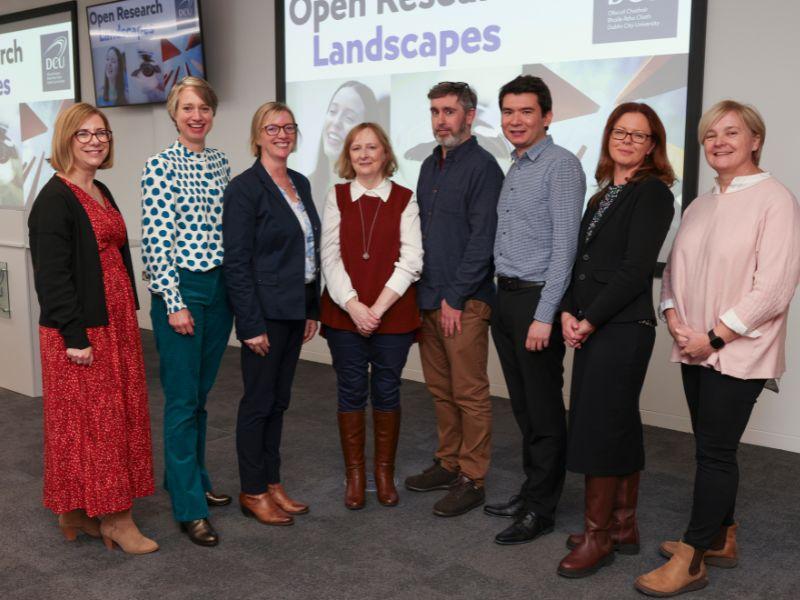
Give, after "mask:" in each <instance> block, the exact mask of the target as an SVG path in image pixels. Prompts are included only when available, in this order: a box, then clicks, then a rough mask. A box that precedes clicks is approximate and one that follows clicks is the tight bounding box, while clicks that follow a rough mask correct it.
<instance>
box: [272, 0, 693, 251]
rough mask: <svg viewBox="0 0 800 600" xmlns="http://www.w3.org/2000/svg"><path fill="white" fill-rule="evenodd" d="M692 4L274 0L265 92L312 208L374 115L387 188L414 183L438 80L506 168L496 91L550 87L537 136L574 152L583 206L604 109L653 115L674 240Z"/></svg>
mask: <svg viewBox="0 0 800 600" xmlns="http://www.w3.org/2000/svg"><path fill="white" fill-rule="evenodd" d="M693 4H694V5H698V0H694V1H693V0H647V1H642V0H570V2H561V3H553V2H550V1H549V0H415V1H405V0H404V1H402V2H401V1H399V0H376V1H366V2H365V1H361V0H342V1H341V2H340V1H327V0H284V1H283V2H282V3H281V4H280V5H279V8H278V10H279V15H280V17H281V22H282V23H283V28H284V30H283V32H282V37H281V39H282V40H284V43H283V47H282V48H279V54H280V55H281V56H282V58H281V60H282V63H283V64H281V65H279V67H280V68H279V70H278V72H279V73H281V69H282V72H283V73H284V75H285V78H284V80H283V81H279V86H280V85H284V86H285V87H284V89H285V98H286V101H287V103H288V104H289V106H291V107H292V109H293V110H294V111H295V114H296V117H297V121H298V123H299V124H300V129H301V131H302V133H303V136H302V140H301V143H300V145H299V147H298V150H297V152H296V153H295V154H294V155H293V157H292V159H291V165H292V167H293V168H295V169H297V170H299V171H300V172H302V173H305V174H307V175H308V176H309V177H310V179H311V183H312V187H313V193H314V197H315V200H316V202H317V204H321V203H322V202H323V201H324V198H325V195H326V192H327V190H328V189H329V188H330V186H331V185H332V184H334V183H336V182H338V181H339V179H338V178H337V176H336V174H335V173H334V164H335V163H336V159H337V157H338V155H339V153H340V152H341V150H342V144H343V142H344V138H345V136H346V135H347V133H348V131H349V130H350V129H351V128H352V127H353V126H354V125H355V124H357V123H359V122H362V121H377V122H379V123H380V124H381V125H382V126H383V127H384V128H386V130H387V132H388V133H389V135H390V137H391V140H392V144H393V146H394V151H395V154H396V155H397V158H398V160H399V170H398V172H397V174H396V176H395V180H396V181H397V182H398V183H400V184H402V185H405V186H408V187H410V188H411V189H414V187H415V186H416V181H417V176H418V173H419V168H420V165H421V164H422V161H423V160H424V159H425V158H426V157H427V156H429V155H430V153H431V152H432V150H433V148H434V147H435V145H436V142H435V141H434V137H433V134H432V131H431V125H430V118H429V103H428V99H427V97H426V95H427V92H428V90H429V89H430V88H431V87H432V86H433V85H434V84H436V83H437V82H440V81H464V82H468V83H469V84H470V85H471V86H472V87H473V88H474V89H475V90H476V92H477V94H478V109H477V115H476V119H475V122H474V125H473V133H474V134H475V135H476V136H477V139H478V141H479V143H480V144H481V145H482V146H483V147H484V148H486V149H487V150H488V151H489V152H491V153H492V154H493V155H494V156H495V157H496V158H497V160H498V162H499V163H500V165H501V167H502V168H503V169H504V170H507V168H508V167H509V165H510V163H511V160H510V152H511V150H512V147H511V145H510V144H509V143H508V141H507V140H506V139H505V137H504V136H503V132H502V129H501V127H500V109H499V106H498V91H499V89H500V87H501V86H502V85H503V84H505V83H506V82H508V81H510V80H511V79H513V78H515V77H516V76H518V75H520V74H531V75H536V76H539V77H541V78H542V79H543V80H544V81H545V82H546V83H547V84H548V86H549V87H550V89H551V92H552V96H553V113H554V119H553V125H552V126H551V127H550V133H551V134H552V136H553V139H554V141H555V143H557V144H560V145H561V146H564V147H566V148H567V149H568V150H570V151H572V152H573V153H574V154H575V155H577V156H578V157H579V158H580V160H581V162H582V164H583V167H584V170H585V172H586V178H587V182H589V187H588V191H587V200H588V198H589V197H590V196H591V195H592V194H593V193H594V192H596V191H597V189H596V187H595V186H594V185H593V183H594V171H595V168H596V166H597V161H598V158H599V154H600V138H601V135H602V131H603V127H604V125H605V121H606V119H607V117H608V115H609V113H610V112H611V111H612V110H613V108H614V107H615V106H616V105H618V104H620V103H622V102H627V101H640V102H646V103H648V104H649V105H651V106H652V107H653V108H654V109H655V110H656V112H657V113H658V114H659V116H660V117H661V119H662V121H663V122H664V125H665V126H666V129H667V140H668V153H669V158H670V160H671V162H672V165H673V167H674V169H675V171H676V173H677V175H678V177H679V181H678V182H677V183H676V184H675V186H674V187H673V192H674V193H675V197H676V204H677V207H676V208H677V209H678V210H677V211H676V215H677V216H676V220H675V222H674V223H673V227H672V233H671V235H674V232H675V230H676V228H677V224H678V220H679V218H680V205H681V202H682V192H683V185H684V182H685V181H686V180H687V179H688V178H687V177H686V175H687V172H688V171H689V170H693V171H694V181H696V169H697V165H696V161H686V160H685V149H686V143H687V141H686V140H685V139H684V137H685V131H686V126H687V92H688V86H689V67H690V61H691V60H692V58H693V57H691V56H690V54H689V45H690V39H691V37H692V12H693V11H692V9H693ZM698 98H699V96H698ZM698 104H699V100H698ZM697 109H698V110H699V106H698V107H697ZM688 143H689V144H695V141H694V140H693V139H692V140H689V141H688ZM694 156H695V157H696V156H697V155H696V154H694ZM693 163H694V164H693ZM670 244H671V242H670V241H668V242H667V243H665V244H664V249H663V250H662V259H661V260H663V256H664V254H665V253H666V252H667V251H668V249H669V246H670Z"/></svg>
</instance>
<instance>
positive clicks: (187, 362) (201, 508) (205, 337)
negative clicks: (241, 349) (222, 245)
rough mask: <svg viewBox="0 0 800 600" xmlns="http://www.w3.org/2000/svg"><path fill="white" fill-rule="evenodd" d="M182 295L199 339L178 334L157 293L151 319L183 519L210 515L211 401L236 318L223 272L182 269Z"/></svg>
mask: <svg viewBox="0 0 800 600" xmlns="http://www.w3.org/2000/svg"><path fill="white" fill-rule="evenodd" d="M179 272H180V287H179V289H180V292H181V296H182V297H183V301H184V303H185V304H186V305H187V307H188V309H189V312H191V313H192V318H193V319H194V335H181V334H179V333H175V331H174V330H173V329H172V327H170V325H169V321H168V315H167V307H166V304H164V301H163V300H162V299H161V296H159V295H157V294H153V295H152V303H151V305H150V318H151V319H152V321H153V333H154V335H155V340H156V348H157V349H158V356H159V360H160V373H161V387H162V389H163V390H164V463H165V467H166V469H165V474H164V486H165V487H166V489H167V491H169V495H170V499H171V500H172V513H173V515H174V516H175V519H176V520H177V521H193V520H195V519H204V518H206V517H207V516H208V506H207V504H206V498H205V492H207V491H210V490H211V489H212V488H211V480H210V478H209V476H208V471H207V470H206V465H205V453H206V421H207V418H208V413H207V412H206V398H207V397H208V392H209V391H210V390H211V387H212V386H213V385H214V379H216V377H217V371H218V370H219V363H220V361H221V360H222V355H223V353H224V352H225V348H226V346H227V344H228V337H229V336H230V333H231V325H232V324H233V315H232V313H231V311H230V308H229V307H228V302H227V299H226V296H225V282H224V279H223V275H222V269H220V268H217V269H214V270H213V271H209V272H207V273H196V272H193V271H187V270H185V269H180V270H179Z"/></svg>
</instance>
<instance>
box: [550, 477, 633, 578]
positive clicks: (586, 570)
mask: <svg viewBox="0 0 800 600" xmlns="http://www.w3.org/2000/svg"><path fill="white" fill-rule="evenodd" d="M618 484H619V477H594V476H592V475H587V476H586V492H585V495H586V510H585V513H584V521H585V523H586V530H585V531H584V534H583V541H582V543H581V544H579V545H578V546H576V547H575V548H574V549H573V550H572V552H570V553H569V554H568V555H567V556H565V557H564V559H563V560H562V561H561V563H560V564H559V565H558V574H559V575H562V576H564V577H586V576H588V575H591V574H592V573H595V572H597V571H598V570H599V569H600V568H601V567H604V566H606V565H609V564H611V563H612V562H614V547H613V545H612V543H611V536H610V535H609V527H610V526H611V512H612V510H613V507H614V497H615V495H616V492H617V486H618Z"/></svg>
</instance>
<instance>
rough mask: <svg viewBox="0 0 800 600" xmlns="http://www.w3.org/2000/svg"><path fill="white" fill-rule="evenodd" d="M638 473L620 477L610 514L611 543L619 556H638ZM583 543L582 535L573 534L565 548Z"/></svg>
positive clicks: (571, 547)
mask: <svg viewBox="0 0 800 600" xmlns="http://www.w3.org/2000/svg"><path fill="white" fill-rule="evenodd" d="M639 474H640V472H639V471H636V472H635V473H631V474H630V475H626V476H625V477H620V478H619V480H620V482H619V485H618V486H617V494H616V496H615V498H614V511H613V512H612V513H611V529H610V530H609V534H610V535H611V543H612V544H613V546H614V551H615V552H619V553H620V554H639V526H638V524H637V522H636V506H637V505H638V503H639ZM582 541H583V534H582V533H573V534H572V535H570V536H569V537H568V538H567V548H569V549H570V550H572V549H573V548H575V547H576V546H578V545H579V544H580V543H581V542H582Z"/></svg>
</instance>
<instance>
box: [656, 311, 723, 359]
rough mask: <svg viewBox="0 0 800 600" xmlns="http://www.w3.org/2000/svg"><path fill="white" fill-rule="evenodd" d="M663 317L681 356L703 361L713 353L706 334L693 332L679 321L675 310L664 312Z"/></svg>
mask: <svg viewBox="0 0 800 600" xmlns="http://www.w3.org/2000/svg"><path fill="white" fill-rule="evenodd" d="M664 316H665V317H666V319H667V328H668V329H669V334H670V335H671V336H672V339H674V340H675V343H676V344H678V347H679V348H680V352H681V356H685V357H688V358H691V359H693V360H705V359H706V358H708V357H709V356H711V354H713V353H714V352H715V350H714V348H712V347H711V340H710V339H709V338H708V334H707V333H702V332H700V331H695V330H694V329H692V328H691V327H689V326H688V325H687V324H686V323H684V322H683V321H681V320H680V319H679V318H678V315H677V313H676V312H675V309H672V308H670V309H667V310H665V311H664Z"/></svg>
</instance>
